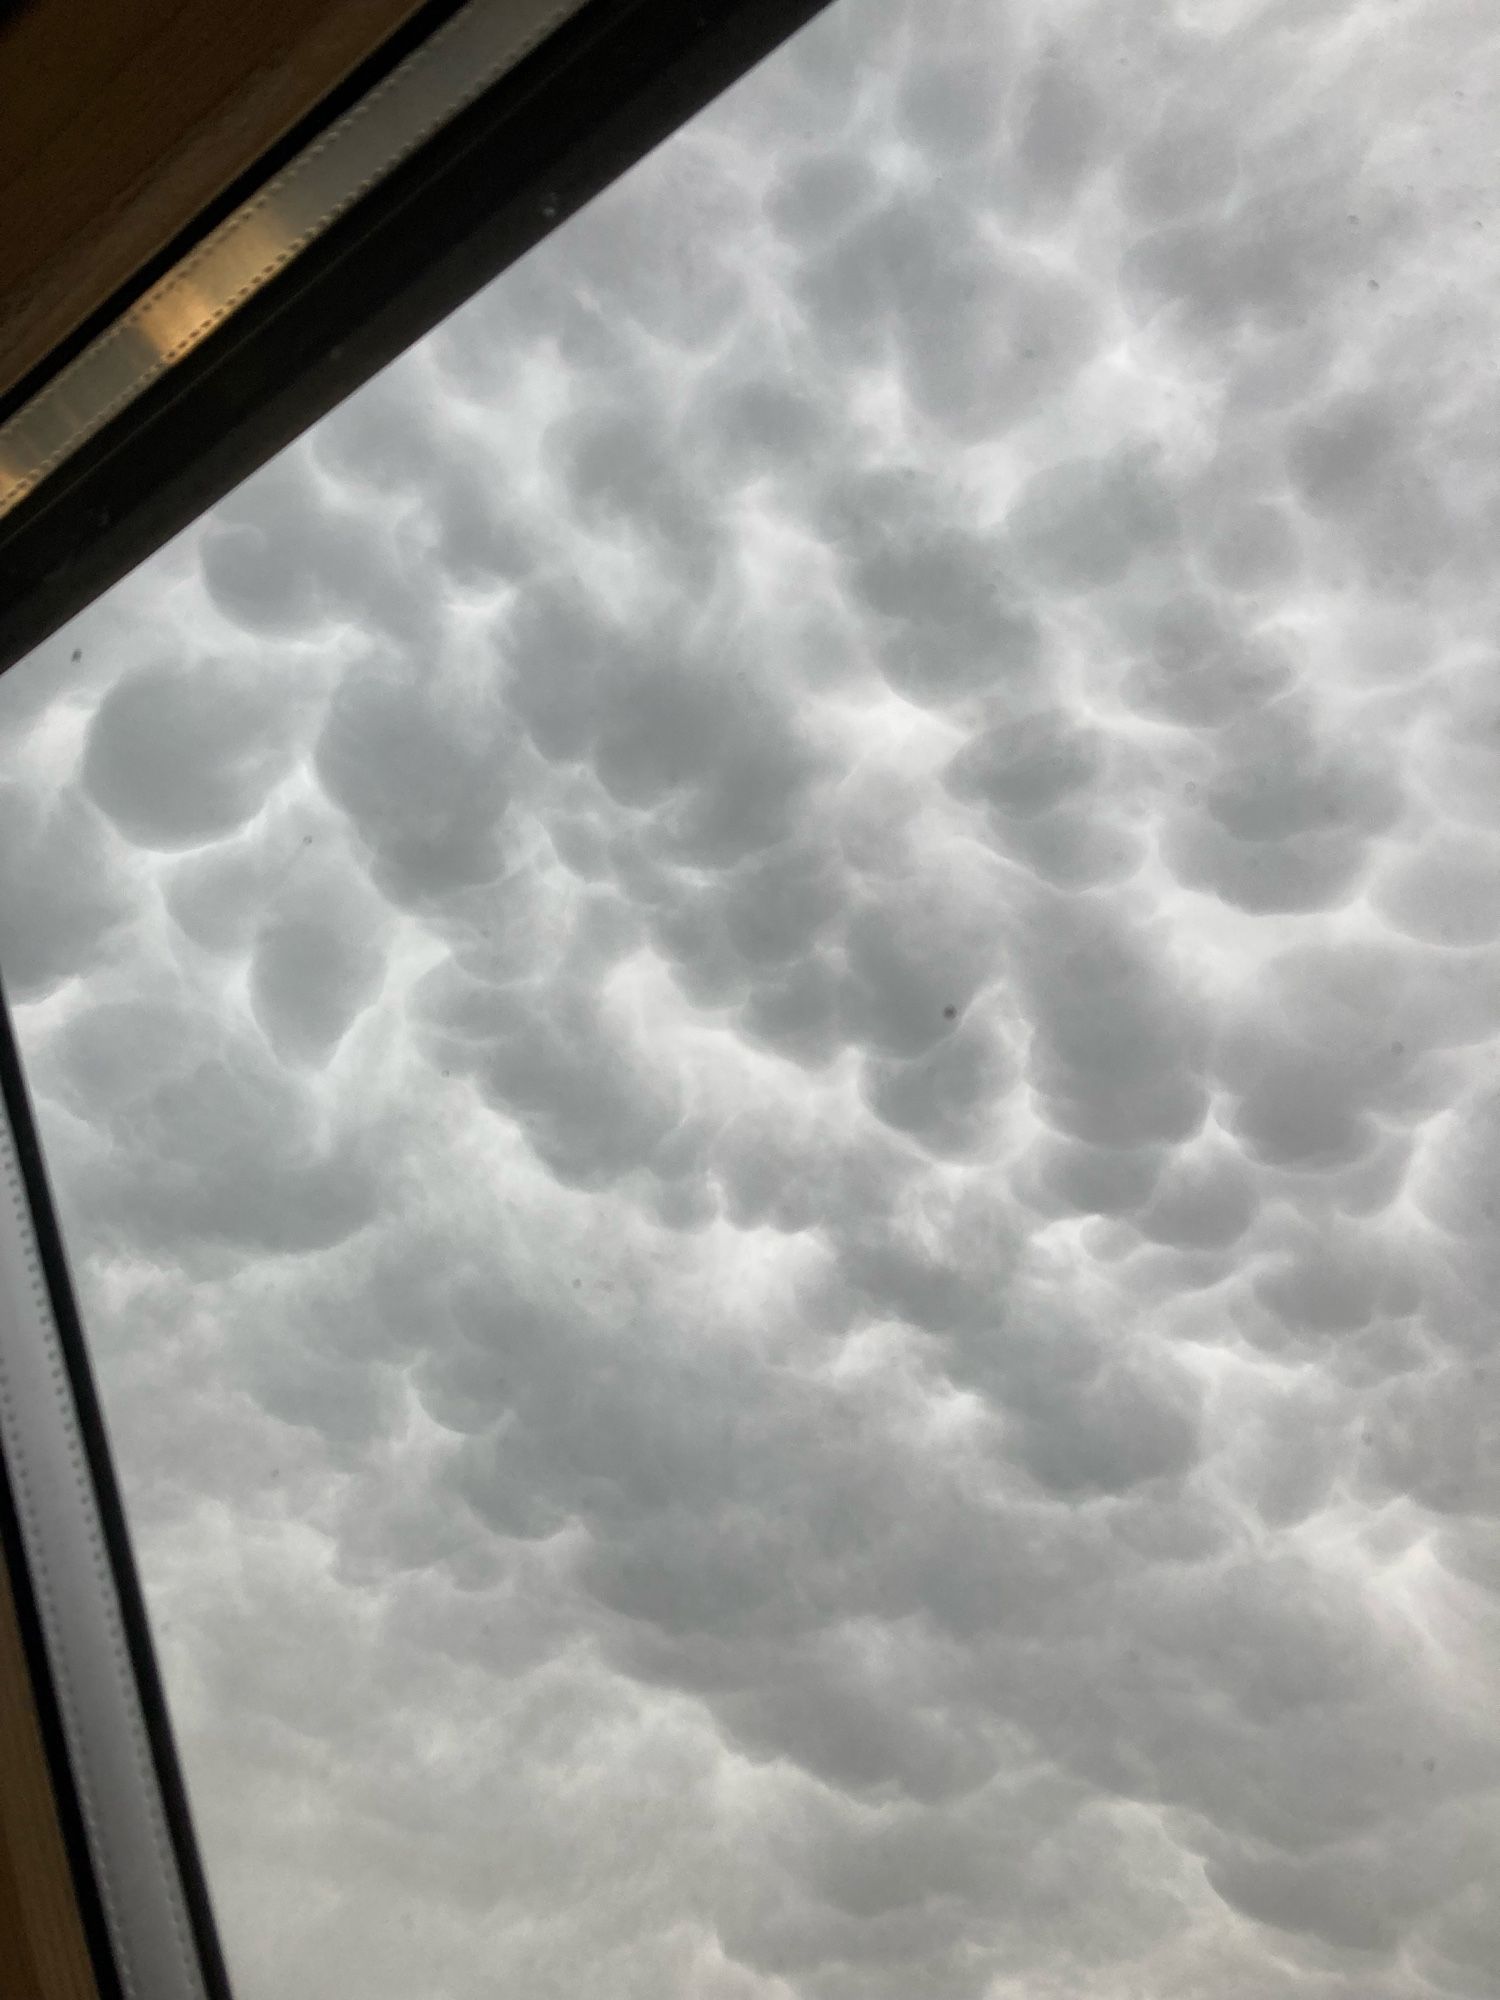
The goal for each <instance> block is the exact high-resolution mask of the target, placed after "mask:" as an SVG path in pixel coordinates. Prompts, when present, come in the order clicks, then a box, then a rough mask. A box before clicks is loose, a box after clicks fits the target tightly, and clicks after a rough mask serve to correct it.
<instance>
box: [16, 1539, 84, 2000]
mask: <svg viewBox="0 0 1500 2000" xmlns="http://www.w3.org/2000/svg"><path fill="white" fill-rule="evenodd" d="M0 1994H4V1995H5V2000H98V1988H97V1986H96V1985H95V1982H94V1976H93V1972H92V1970H91V1969H90V1966H89V1955H88V1947H87V1945H86V1944H85V1943H84V1937H83V1928H82V1925H81V1924H80V1922H79V1917H78V1908H77V1904H76V1903H75V1901H74V1896H73V1878H72V1874H71V1872H70V1870H69V1867H68V1860H67V1855H66V1852H65V1851H64V1848H63V1841H62V1834H61V1832H60V1831H59V1828H58V1823H57V1812H56V1808H55V1806H54V1803H53V1796H52V1783H51V1779H50V1778H49V1776H48V1772H47V1761H46V1756H45V1754H44V1752H43V1749H42V1740H41V1736H40V1734H39V1733H38V1730H37V1720H36V1710H35V1708H34V1707H33V1706H32V1700H31V1684H30V1681H29V1679H28V1677H27V1672H26V1656H25V1654H24V1652H23V1651H22V1648H21V1635H20V1633H19V1631H18V1630H17V1628H16V1616H15V1607H14V1604H13V1603H12V1601H11V1595H10V1583H9V1580H8V1578H7V1577H6V1574H5V1566H4V1564H3V1563H0Z"/></svg>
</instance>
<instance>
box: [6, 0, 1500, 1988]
mask: <svg viewBox="0 0 1500 2000" xmlns="http://www.w3.org/2000/svg"><path fill="white" fill-rule="evenodd" d="M1497 97H1500V37H1497V35H1496V33H1495V32H1494V31H1492V30H1491V29H1490V28H1489V26H1488V25H1487V24H1486V23H1485V22H1484V21H1483V20H1482V19H1481V18H1480V16H1479V15H1478V14H1477V13H1476V12H1475V10H1474V9H1473V8H1472V7H1470V6H1467V5H1460V4H1458V0H1402V4H1398V5H1395V6H1381V7H1378V8H1377V7H1376V6H1374V5H1373V4H1362V0H1313V3H1312V4H1307V5H1302V6H1299V7H1297V8H1295V9H1285V8H1280V7H1276V6H1272V5H1262V4H1256V3H1255V0H1209V4H1201V5H1192V6H1189V5H1187V4H1179V5H1175V6H1165V7H1163V6H1161V5H1158V4H1155V0H1153V4H1151V5H1145V4H1140V5H1136V4H1127V5H1125V6H1123V7H1122V6H1120V5H1116V4H1110V5H1105V4H1102V0H1067V4H1064V5H1061V6H1058V5H1056V4H1050V5H1047V6H1042V5H1040V4H1025V5H1016V4H1012V0H1006V4H1004V5H1001V4H999V0H962V4H952V5H945V6H943V7H941V8H938V9H932V8H925V7H918V6H917V5H916V4H915V0H858V4H856V0H843V3H842V4H841V5H836V6H835V7H834V8H833V9H832V10H831V11H830V12H829V13H828V14H827V15H826V16H824V17H823V18H822V19H821V20H819V21H818V22H817V23H816V24H815V25H814V26H813V27H811V28H810V29H809V30H807V31H806V32H805V33H804V34H803V35H802V36H800V37H799V38H798V39H797V40H796V41H795V42H794V43H792V44H791V45H789V46H788V47H787V48H786V49H785V50H783V51H782V52H781V53H780V54H778V55H777V56H775V57H774V58H773V59H772V60H771V61H770V62H768V63H767V64H765V65H764V66H763V67H762V68H761V69H760V70H758V71H757V72H756V73H755V74H754V75H753V76H751V77H750V78H748V79H747V80H745V82H744V83H743V84H742V85H740V86H739V87H738V88H737V89H736V90H734V91H732V92H731V93H730V94H729V95H728V96H727V97H725V98H724V99H722V100H721V101H720V102H719V103H718V104H716V105H715V106H713V107H711V109H710V110H709V111H708V112H707V113H706V114H705V115H704V116H703V117H701V118H700V119H699V120H697V121H696V122H695V124H694V125H693V126H692V127H691V128H689V129H688V130H686V131H685V132H683V133H682V134H680V135H679V136H678V137H677V138H675V139H674V140H673V141H671V142H670V143H669V144H668V145H666V146H665V147H663V148H662V149H661V150H660V151H658V152H657V153H656V154H654V155H653V156H652V158H651V159H649V160H648V161H646V162H645V163H644V164H643V165H642V166H640V167H639V168H637V169H636V170H635V171H634V172H633V173H632V174H631V175H629V176H628V177H627V178H626V180H625V181H624V182H622V183H621V184H619V185H618V186H617V187H615V188H614V189H612V190H611V191H610V192H608V193H607V194H606V195H605V196H603V197H602V198H601V199H600V200H599V201H597V202H596V203H595V204H594V205H593V206H592V207H591V208H590V209H589V210H587V211H586V212H585V213H584V214H582V215H580V216H579V217H577V218H576V219H575V220H574V221H572V222H571V223H569V224H568V225H567V227H566V228H564V229H563V230H562V231H560V232H559V233H558V234H557V235H556V236H555V237H554V238H553V239H551V240H550V241H549V242H548V243H547V244H545V245H543V246H542V247H541V248H540V249H538V250H537V251H536V252H535V253H534V254H533V255H531V256H530V257H528V258H527V259H526V260H524V261H523V262H522V263H521V264H520V265H519V266H517V267H516V268H515V269H514V270H512V271H511V272H509V273H507V274H506V275H505V276H503V277H502V278H501V279H500V280H499V281H498V282H497V283H496V284H494V285H493V286H491V287H490V288H489V289H488V290H487V291H486V292H485V293H483V294H482V295H480V296H479V297H478V298H476V299H475V300H474V301H473V302H472V303H471V304H470V305H469V306H467V307H466V308H465V309H464V310H462V311H461V312H460V313H458V314H456V315H455V316H454V318H453V319H452V320H451V321H450V322H449V323H448V324H447V325H446V326H444V327H443V328H441V329H440V330H438V331H437V332H436V333H434V334H433V335H432V336H431V337H430V338H429V339H428V340H427V341H425V342H424V343H422V345H421V346H419V347H418V348H417V349H415V350H414V351H413V352H412V353H411V354H409V355H408V356H407V357H405V359H403V360H402V361H401V362H399V363H398V364H396V365H395V366H394V367H392V368H391V369H389V370H388V371H387V372H386V373H385V375H383V376H382V377H381V378H380V379H379V380H378V381H376V382H375V383H373V384H371V385H370V386H369V388H367V389H366V390H365V391H363V392H362V393H361V394H359V395H358V396H356V397H355V398H353V399H352V400H351V401H350V402H349V403H348V404H347V405H345V406H344V407H343V408H342V409H341V410H340V411H338V412H336V413H335V414H334V415H333V416H331V417H330V418H329V419H327V420H326V421H325V422H324V423H323V424H322V425H320V426H319V427H318V429H317V430H316V431H314V432H313V433H312V434H311V435H310V436H309V437H308V438H307V439H305V440H303V441H302V442H301V443H299V444H298V445H296V446H295V447H294V448H292V449H291V450H290V451H288V452H286V453H285V454H283V456H282V457H281V458H280V459H279V460H278V461H277V462H276V463H275V464H273V465H272V466H270V467H269V468H267V469H266V471H264V472H263V473H262V474H260V475H259V476H257V477H256V478H255V479H253V480H251V481H250V482H249V483H248V484H247V485H246V486H244V487H243V488H242V489H241V490H240V491H239V492H238V493H236V494H235V495H234V496H232V497H231V499H229V500H228V501H226V502H225V503H224V504H223V505H222V506H221V507H219V508H218V509H217V510H215V512H214V514H213V515H212V516H211V517H209V518H208V519H206V520H205V521H203V522H202V523H200V524H199V525H198V526H197V527H195V528H194V529H192V530H191V531H189V532H188V533H187V534H185V535H184V536H182V537H180V538H179V540H178V541H177V542H176V543H174V544H173V545H172V546H171V547H170V548H169V549H167V550H166V551H164V552H163V553H162V554H161V555H160V556H159V557H158V558H157V559H155V560H154V561H153V562H152V563H150V564H149V565H147V566H146V568H145V569H143V570H142V571H141V572H140V573H138V574H137V575H136V576H135V577H133V578H131V579H130V580H128V581H127V582H126V583H124V584H122V585H121V586H119V587H118V589H116V590H115V591H114V592H113V593H111V595H110V596H109V597H108V598H107V599H106V600H104V601H103V602H102V603H100V604H99V605H97V606H95V607H93V608H92V609H91V610H90V611H88V612H86V613H85V614H83V615H82V616H81V617H80V618H79V619H78V620H76V621H75V623H74V625H73V627H72V628H71V629H70V630H69V631H68V632H66V633H64V634H63V635H61V636H60V637H59V639H58V640H56V641H55V642H53V643H52V644H51V645H50V646H49V647H47V648H46V649H44V651H43V653H42V654H40V655H38V656H37V657H36V658H35V659H33V660H32V661H30V662H29V663H27V664H26V665H25V666H24V667H22V668H20V669H18V670H16V671H15V672H13V673H12V674H10V675H8V676H7V677H6V679H5V681H4V682H3V683H0V734H3V738H4V742H5V772H6V777H5V782H4V786H3V789H0V964H3V966H4V970H5V975H6V978H7V981H8V984H9V987H10V990H11V993H12V997H13V999H14V1001H15V1002H16V1005H17V1012H18V1021H19V1026H20V1030H21V1034H22V1038H23V1041H24V1043H25V1047H26V1050H27V1053H28V1057H29V1061H30V1065H31V1073H32V1078H33V1082H34V1084H35V1087H36V1089H37V1091H38V1093H39V1097H40V1104H41V1111H42V1117H43V1124H44V1129H45V1133H46V1138H47V1143H48V1147H49V1151H50V1155H51V1158H52V1162H53V1167H54V1171H55V1175H56V1178H57V1180H58V1183H59V1186H60V1190H61V1195H62V1199H63V1203H64V1207H65V1211H66V1215H67V1220H68V1226H69V1232H70V1239H71V1242H72V1246H73V1253H74V1258H75V1262H76V1265H77V1269H78V1274H79V1278H80V1282H81V1285H82V1289H83V1292H84V1296H85V1301H86V1305H87V1309H88V1317H89V1324H90V1328H91V1331H92V1335H93V1338H94V1342H95V1346H96V1349H97V1352H98V1357H99V1365H100V1369H101V1374H102V1379H103V1383H104V1387H105V1393H106V1400H107V1404H108V1410H109V1416H110V1421H111V1426H112V1430H113V1434H114V1437H115V1440H116V1445H117V1449H118V1452H119V1455H120V1459H121V1464H122V1469H123V1472H124V1476H125V1481H126V1485H127V1488H128V1492H129V1497H130V1504H131V1507H132V1510H133V1516H134V1521H135V1526H136V1533H137V1538H138V1542H139V1546H140V1551H141V1556H142V1560H143V1564H144V1567H145V1571H146V1575H147V1578H148V1582H149V1589H150V1595H151V1601H152V1605H153V1609H154V1612H155V1616H156V1620H157V1628H158V1632H159V1634H160V1638H161V1644H162V1647H163V1650H164V1655H165V1660H166V1665H167V1670H168V1678H169V1682H170V1686H171V1691H172V1696H173V1701H174V1704H175V1709H176V1714H177V1717H178V1723H179V1728H180V1731H181V1734H182V1738H183V1743H184V1748H185V1752H186V1756H187V1763H188V1768H189V1772H190V1778H191V1783H192V1789H193V1793H194V1798H195V1803H196V1809H197V1814H198V1818H199V1821H200V1825H201V1829H202V1834H203V1840H204V1845H205V1850H206V1854H207V1859H208V1862H209V1867H210V1873H211V1875H212V1877H213V1879H214V1883H215V1887H216V1891H217V1899H218V1904H219V1907H220V1911H221V1915H222V1919H223V1923H224V1927H225V1930H226V1933H227V1937H228V1942H229V1947H230V1955H231V1959H232V1961H233V1965H234V1970H235V1974H236V1980H237V1986H238V1990H239V1991H240V1992H241V1994H242V1995H243V1996H245V2000H270V1996H273V1995H274V1996H276V2000H287V1997H288V1996H293V2000H295V1996H306V2000H312V1996H314V1995H324V1994H328V1993H345V1992H347V1993H355V1992H357V1993H359V1994H361V1995H362V1996H369V2000H413V1996H416V1995H423V1996H432V2000H481V1996H482V1997H483V2000H493V1996H494V1995H496V1994H503V1995H507V1996H510V1995H514V1996H518V2000H563V1996H566V2000H663V1996H669V1995H670V1996H680V2000H911V1996H912V1995H921V1996H922V2000H1021V1997H1022V1996H1025V2000H1039V1996H1044V1995H1046V1996H1056V1997H1057V2000H1124V1996H1127V1995H1129V1996H1140V2000H1198V1996H1202V1995H1204V1994H1221V1993H1222V1994H1229V1995H1233V1996H1235V2000H1479V1996H1481V1995H1484V1994H1487V1993H1490V1992H1493V1991H1494V1990H1495V1989H1496V1985H1497V1981H1500V1922H1497V1918H1496V1915H1495V1901H1494V1896H1493V1884H1494V1881H1495V1879H1496V1871H1497V1867H1500V1723H1497V1720H1496V1709H1495V1700H1494V1697H1495V1690H1496V1676H1497V1670H1500V1621H1497V1595H1496V1593H1497V1589H1500V1544H1497V1540H1496V1520H1497V1514H1500V1389H1497V1383H1496V1374H1495V1371H1496V1369H1497V1368H1500V1357H1497V1352H1496V1339H1495V1335H1496V1322H1495V1308H1494V1305H1493V1300H1494V1299H1495V1297H1496V1296H1497V1291H1500V1252H1497V1250H1496V1248H1495V1247H1494V1246H1495V1243H1496V1240H1497V1232H1496V1225H1497V1222H1500V1083H1497V1067H1496V1051H1497V1048H1500V865H1497V864H1500V694H1497V692H1496V656H1495V642H1494V629H1495V621H1496V610H1497V595H1500V579H1497V574H1496V569H1495V559H1494V550H1495V547H1496V530H1497V527H1500V453H1497V450H1496V438H1495V427H1494V414H1493V400H1494V382H1493V375H1494V363H1493V355H1494V353H1495V351H1496V335H1497V332H1500V328H1497V325H1496V311H1495V305H1494V301H1495V300H1496V298H1497V297H1500V291H1497V289H1496V278H1497V275H1500V274H1497V272H1496V269H1495V263H1496V254H1497V253H1496V251H1495V249H1494V248H1493V247H1492V245H1493V243H1494V241H1495V239H1496V235H1497V232H1500V221H1497V218H1496V216H1495V213H1494V211H1493V205H1492V202H1491V199H1490V194H1489V189H1490V186H1491V182H1492V172H1491V152H1492V137H1493V131H1494V122H1495V116H1496V112H1497V109H1500V106H1497V102H1496V100H1497Z"/></svg>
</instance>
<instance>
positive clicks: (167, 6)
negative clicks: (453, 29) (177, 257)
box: [0, 0, 418, 393]
mask: <svg viewBox="0 0 1500 2000" xmlns="http://www.w3.org/2000/svg"><path fill="white" fill-rule="evenodd" d="M417 5H418V0H254V4H247V0H30V4H29V5H22V6H21V7H19V8H15V7H11V8H5V9H3V10H0V104H3V105H4V106H5V116H4V118H3V119H0V393H3V392H4V391H5V390H6V389H7V388H10V387H11V386H13V385H14V384H15V382H17V381H18V380H19V379H20V378H21V377H22V376H23V375H24V374H26V372H27V371H28V370H29V369H31V368H33V367H35V366H36V365H37V364H38V363H39V362H40V361H41V360H42V359H43V358H44V357H45V356H46V355H47V354H48V353H49V352H50V351H51V350H52V349H53V348H54V347H55V346H56V345H57V344H58V343H59V342H60V341H62V340H65V339H66V338H67V336H68V335H69V334H70V333H71V332H72V331H73V330H74V329H75V328H77V327H78V326H80V325H82V324H83V322H84V321H86V320H87V319H88V318H89V317H90V315H91V314H93V313H95V312H96V311H97V310H98V309H99V307H100V306H102V305H103V304H104V302H105V301H106V300H107V299H109V298H111V297H112V296H113V295H114V294H115V293H116V292H118V291H119V290H120V288H121V287H123V286H125V285H127V284H128V283H129V282H130V280H131V278H132V277H133V275H134V274H135V273H136V272H138V271H139V270H140V269H141V268H142V267H143V266H144V265H146V264H147V263H148V262H149V261H150V259H152V258H153V257H155V256H156V255H157V254H158V253H159V252H160V251H161V250H162V249H164V248H165V246H166V245H167V244H168V243H170V242H171V241H172V240H173V238H174V237H176V236H177V235H178V234H179V232H180V231H181V230H182V229H184V228H185V227H186V226H187V225H188V224H189V223H191V222H192V220H193V218H194V217H195V216H197V215H198V213H199V212H200V211H201V210H202V209H203V208H204V207H205V206H206V205H207V204H209V203H210V202H212V201H213V200H214V199H215V198H216V197H217V196H219V195H220V194H222V193H223V191H224V190H225V188H227V187H229V186H231V185H232V184H233V183H234V182H235V181H236V180H238V179H239V178H240V176H241V175H243V174H244V173H245V172H246V171H247V170H248V169H250V168H251V167H252V166H253V165H254V163H255V162H256V160H257V159H258V158H259V157H260V156H261V154H262V153H264V152H265V151H266V149H267V148H268V147H270V146H273V145H274V144H275V143H276V141H277V140H279V139H280V138H282V137H283V135H284V134H285V133H286V132H287V131H289V130H290V129H291V127H293V126H294V125H296V124H297V122H298V121H299V120H300V119H302V118H303V117H305V116H306V115H307V114H308V113H309V112H310V111H311V110H312V109H313V108H314V107H315V106H316V105H317V103H318V102H319V101H320V99H322V98H323V97H325V96H326V95H327V94H328V92H329V91H330V90H332V89H333V88H334V87H335V86H336V85H337V84H339V83H340V82H342V81H343V79H344V78H345V77H347V76H348V74H349V72H350V71H351V70H353V69H354V68H355V67H357V65H358V64H359V63H360V62H361V61H363V60H364V59H365V58H366V57H367V56H368V55H370V54H371V53H372V52H373V51H374V50H375V49H377V48H378V47H379V45H380V44H381V43H382V42H383V41H385V40H386V39H387V38H388V37H389V36H390V35H391V34H392V33H393V32H394V31H395V30H396V29H397V28H398V27H400V26H401V24H402V23H403V22H404V21H405V20H406V19H407V18H408V17H409V16H410V15H412V14H413V13H415V12H416V10H417Z"/></svg>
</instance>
